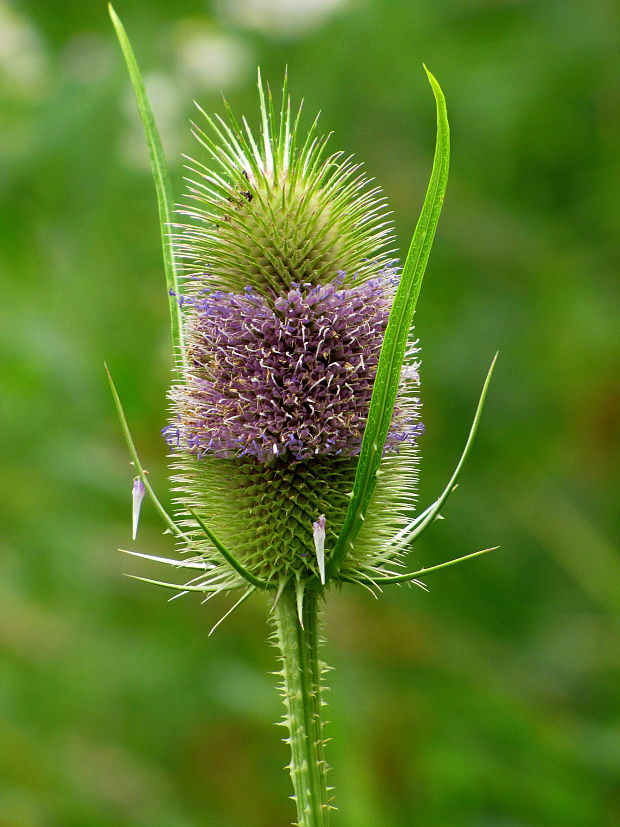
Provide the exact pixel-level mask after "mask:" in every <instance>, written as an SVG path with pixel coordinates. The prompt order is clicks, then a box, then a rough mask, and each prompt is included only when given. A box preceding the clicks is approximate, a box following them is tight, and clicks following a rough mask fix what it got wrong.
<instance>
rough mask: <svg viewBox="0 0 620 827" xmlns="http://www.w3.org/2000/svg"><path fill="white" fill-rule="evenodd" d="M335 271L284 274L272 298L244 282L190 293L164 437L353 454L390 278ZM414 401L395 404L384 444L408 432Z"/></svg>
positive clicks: (224, 448) (298, 456)
mask: <svg viewBox="0 0 620 827" xmlns="http://www.w3.org/2000/svg"><path fill="white" fill-rule="evenodd" d="M341 280H342V279H341V278H338V279H337V280H336V281H334V282H332V283H329V284H323V285H318V286H312V285H310V284H295V283H293V284H291V287H290V290H289V291H288V293H286V294H285V295H281V296H278V297H276V298H275V299H273V298H272V299H271V300H270V299H268V298H266V297H264V296H262V295H259V294H258V293H256V292H254V291H253V290H252V289H250V288H246V290H245V292H244V293H242V294H236V293H224V292H213V293H210V294H208V295H203V296H202V297H201V298H200V299H199V300H198V301H195V302H193V304H192V309H191V311H190V312H191V317H190V319H191V321H190V325H189V342H190V344H189V361H190V369H189V375H187V376H186V383H185V384H184V385H179V386H176V387H175V388H173V390H172V392H171V396H172V399H173V401H174V402H175V413H176V414H177V415H178V416H177V419H176V420H175V422H174V425H171V426H169V428H168V429H167V434H166V437H167V441H168V444H170V445H171V446H172V447H180V448H182V449H185V450H189V451H190V452H192V453H195V454H197V455H198V456H199V457H201V456H203V455H204V454H206V453H209V454H213V455H216V456H220V457H249V456H251V457H255V458H256V459H257V460H259V461H260V462H268V461H271V460H274V459H275V458H278V457H280V458H282V459H288V460H290V461H301V460H307V459H309V458H310V457H312V456H315V455H318V454H331V455H341V456H355V455H357V454H359V451H360V447H361V442H362V436H363V432H364V427H365V425H366V418H367V416H368V407H369V404H370V397H371V394H372V386H373V382H374V378H375V373H376V368H377V362H378V359H379V351H380V349H381V343H382V341H383V335H384V333H385V328H386V325H387V320H388V315H389V310H390V304H391V300H392V296H393V285H391V284H390V281H389V277H388V276H380V277H377V278H375V279H373V280H371V281H367V282H366V283H364V284H361V285H359V286H356V287H352V288H346V289H345V288H342V287H341V286H340V284H341ZM416 408H417V406H413V407H411V406H409V410H408V411H407V414H406V415H405V412H404V411H401V412H399V410H397V411H396V412H395V416H394V421H393V424H392V430H391V432H390V434H389V435H388V439H387V442H386V448H387V450H394V449H397V447H398V445H400V444H401V443H402V442H404V441H412V440H414V439H415V437H416V435H417V434H418V433H419V423H416V422H415V419H416Z"/></svg>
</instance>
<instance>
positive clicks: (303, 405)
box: [165, 90, 420, 583]
mask: <svg viewBox="0 0 620 827" xmlns="http://www.w3.org/2000/svg"><path fill="white" fill-rule="evenodd" d="M261 102H262V110H261V114H262V136H261V141H260V142H259V141H257V140H256V139H255V138H254V137H253V135H252V133H251V131H250V130H249V128H248V127H247V125H246V124H245V122H244V125H243V128H241V127H239V125H238V124H237V123H236V122H235V120H234V118H232V116H230V121H229V122H224V121H220V122H218V123H216V122H214V121H209V125H210V127H211V130H212V134H211V136H208V135H207V134H206V133H203V132H201V131H200V130H197V134H198V136H199V138H200V140H201V142H202V143H203V145H204V146H205V147H206V148H207V150H208V151H209V153H210V156H211V165H210V167H207V166H202V165H201V164H197V163H195V164H194V165H193V169H194V175H195V178H194V180H193V181H192V182H191V183H190V186H189V191H188V195H189V199H188V200H189V202H190V205H189V206H187V207H186V208H184V209H183V211H182V212H183V213H184V214H185V215H186V217H187V218H188V219H189V221H188V223H187V224H186V225H184V226H182V227H180V228H179V232H178V234H177V240H176V243H177V250H178V252H179V253H180V255H181V256H182V257H183V259H184V261H185V266H186V273H187V281H186V292H185V295H184V296H183V297H182V299H180V301H181V302H182V305H183V306H184V307H185V327H186V338H187V341H188V351H187V356H188V364H189V367H188V369H187V370H186V371H185V373H184V375H183V377H182V381H181V382H180V383H178V384H177V385H175V386H174V387H173V388H172V391H171V394H170V396H171V400H172V408H173V418H172V420H171V423H170V425H169V426H167V428H166V429H165V436H166V440H167V442H168V444H169V445H170V446H171V448H172V449H173V454H172V456H173V466H174V471H175V481H176V492H177V495H178V505H179V510H180V512H181V518H182V519H184V524H185V526H186V529H187V531H189V532H190V533H192V534H193V536H194V537H195V542H196V545H197V547H198V550H199V551H200V552H201V553H202V554H203V555H204V556H205V557H206V558H208V559H209V560H210V561H212V562H214V563H215V564H216V569H214V570H213V574H212V577H213V578H215V579H217V578H218V577H220V578H223V579H224V580H225V581H226V582H227V583H229V582H231V581H230V572H227V571H225V570H224V569H221V567H220V562H221V561H220V560H219V558H218V557H217V555H215V554H214V553H213V550H212V549H211V547H210V546H209V544H208V542H207V541H206V540H205V539H204V538H201V537H200V535H199V534H198V532H197V531H196V526H195V525H194V523H193V520H192V518H190V516H189V512H188V511H187V509H188V508H189V509H192V510H194V511H196V512H197V513H199V514H200V515H201V517H202V519H203V520H204V521H205V522H206V523H208V524H209V526H210V527H211V528H212V530H213V531H214V532H215V534H216V535H218V536H219V537H220V539H221V540H222V541H223V542H224V543H225V545H227V546H228V547H229V548H231V549H232V550H233V551H234V553H235V555H236V556H237V557H238V559H239V560H240V561H241V562H242V563H243V564H244V565H245V566H246V568H248V569H249V570H250V571H251V572H252V573H253V574H255V575H256V576H258V577H261V578H262V579H265V580H268V581H269V582H274V583H277V582H282V581H283V580H285V579H288V578H290V577H295V578H297V579H302V578H304V577H307V576H309V575H317V576H318V575H319V574H321V572H320V571H319V563H318V562H317V556H316V547H315V544H314V539H313V524H314V523H315V521H316V520H317V519H318V518H319V516H322V515H324V516H325V526H326V536H325V550H324V554H325V558H327V559H328V558H329V551H330V546H332V545H333V543H334V542H335V540H336V538H337V536H338V532H339V530H340V528H341V526H342V523H343V521H344V516H345V513H346V509H347V505H348V502H349V495H350V492H351V488H352V485H353V479H354V476H355V468H356V463H357V456H358V454H359V451H360V446H361V442H362V437H363V432H364V427H365V424H366V419H367V415H368V408H369V404H370V398H371V394H372V387H373V382H374V378H375V373H376V368H377V363H378V359H379V353H380V349H381V344H382V341H383V336H384V333H385V329H386V325H387V319H388V315H389V309H390V305H391V301H392V299H393V295H394V290H395V286H396V283H397V280H398V276H397V271H396V270H395V268H394V266H393V262H392V260H391V258H390V253H389V251H387V250H386V246H387V244H388V243H389V242H390V241H391V237H390V231H389V226H388V223H387V219H386V212H385V206H384V202H383V199H382V198H381V197H380V194H379V193H378V191H377V190H376V189H375V190H373V189H370V188H369V187H368V182H367V181H366V179H365V178H363V177H362V176H360V173H359V169H358V167H357V166H356V165H354V164H353V163H352V162H351V161H350V160H346V159H345V160H343V159H342V158H341V156H340V155H332V156H328V157H326V156H325V140H323V139H317V138H316V137H315V135H314V129H315V127H314V126H313V127H312V128H311V130H310V132H309V134H308V135H307V136H306V137H305V139H304V141H303V143H301V142H300V140H299V129H298V125H297V123H298V121H296V122H295V124H294V125H293V126H291V123H290V116H289V111H290V106H289V104H288V100H287V98H286V96H285V97H284V105H283V107H282V111H281V114H280V118H279V120H278V119H277V118H276V117H275V116H274V115H273V111H272V108H271V103H270V102H269V103H268V104H266V103H265V100H264V97H263V96H262V90H261ZM415 353H416V348H415V347H412V348H411V351H410V354H409V356H410V373H409V376H408V378H407V379H406V380H405V381H406V382H407V383H408V384H409V386H410V389H412V392H409V393H403V394H401V395H400V397H399V399H398V401H397V405H396V408H395V412H394V418H393V422H392V428H391V430H390V433H389V434H388V439H387V442H386V452H387V455H386V457H385V460H384V468H383V473H382V474H381V477H380V478H379V480H378V483H377V487H376V491H375V494H374V499H373V503H372V506H371V508H370V511H369V513H368V515H367V520H366V522H365V524H364V528H363V530H362V532H361V533H360V535H359V536H358V537H357V539H356V543H355V548H354V549H351V552H350V554H349V555H348V557H347V561H346V563H345V566H344V568H343V569H342V570H341V573H342V574H343V575H345V576H349V577H353V578H354V579H359V578H364V577H368V576H372V575H373V574H376V573H377V572H380V571H383V570H384V567H385V566H386V565H388V564H389V563H390V562H393V560H394V556H395V555H394V553H392V552H391V550H390V547H389V538H390V536H392V535H393V533H395V531H397V530H398V529H399V528H400V527H401V526H402V524H403V523H404V520H405V519H406V518H405V508H404V503H403V501H404V498H405V497H406V501H407V507H408V508H410V507H411V505H412V501H413V484H414V482H415V461H416V439H415V438H416V435H417V433H418V432H419V429H420V425H419V423H418V422H417V421H416V420H417V417H418V408H419V400H418V398H417V396H416V395H415V384H416V383H417V363H416V362H415ZM412 375H414V376H415V377H416V379H415V381H412V379H411V376H412ZM322 566H323V549H322V548H321V561H320V568H321V569H322Z"/></svg>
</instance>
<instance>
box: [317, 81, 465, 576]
mask: <svg viewBox="0 0 620 827" xmlns="http://www.w3.org/2000/svg"><path fill="white" fill-rule="evenodd" d="M424 68H425V71H426V74H427V76H428V80H429V82H430V85H431V88H432V90H433V94H434V96H435V104H436V110H437V140H436V144H435V155H434V159H433V167H432V171H431V176H430V180H429V184H428V188H427V191H426V196H425V199H424V203H423V205H422V210H421V212H420V217H419V219H418V223H417V225H416V228H415V232H414V234H413V238H412V241H411V245H410V247H409V252H408V253H407V258H406V260H405V264H404V266H403V271H402V275H401V279H400V284H399V287H398V290H397V291H396V296H395V298H394V304H393V306H392V310H391V313H390V318H389V321H388V325H387V329H386V332H385V337H384V340H383V345H382V348H381V355H380V358H379V364H378V366H377V375H376V378H375V383H374V387H373V393H372V398H371V402H370V408H369V411H368V421H367V423H366V429H365V431H364V439H363V442H362V448H361V452H360V458H359V461H358V464H357V469H356V474H355V481H354V484H353V491H352V495H351V500H350V502H349V507H348V510H347V514H346V517H345V521H344V524H343V527H342V530H341V532H340V536H339V538H338V540H337V542H336V545H335V546H334V548H333V550H332V553H331V555H330V559H329V562H328V564H327V566H326V576H327V577H328V578H329V577H330V576H333V574H334V572H335V571H337V569H338V568H339V566H340V565H341V564H342V562H343V560H344V558H345V556H346V554H347V551H348V549H349V548H350V547H351V546H352V544H353V542H354V540H355V537H356V536H357V534H358V532H359V530H360V529H361V527H362V524H363V521H364V515H365V513H366V511H367V509H368V506H369V504H370V501H371V499H372V495H373V492H374V488H375V484H376V477H377V471H378V469H379V465H380V463H381V458H382V456H383V448H384V445H385V440H386V437H387V434H388V431H389V428H390V424H391V421H392V413H393V410H394V403H395V401H396V394H397V392H398V385H399V382H400V370H401V366H402V363H403V358H404V355H405V348H406V345H407V340H408V337H409V330H410V328H411V322H412V319H413V314H414V312H415V307H416V304H417V300H418V296H419V295H420V288H421V286H422V279H423V278H424V272H425V270H426V265H427V262H428V258H429V255H430V251H431V247H432V244H433V239H434V236H435V230H436V228H437V224H438V221H439V216H440V214H441V208H442V206H443V201H444V196H445V191H446V186H447V182H448V170H449V165H450V127H449V124H448V115H447V109H446V101H445V98H444V95H443V92H442V90H441V87H440V86H439V83H438V82H437V80H436V79H435V78H434V77H433V75H432V74H431V73H430V72H429V71H428V69H427V68H426V67H424Z"/></svg>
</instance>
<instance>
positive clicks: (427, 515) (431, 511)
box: [395, 353, 497, 548]
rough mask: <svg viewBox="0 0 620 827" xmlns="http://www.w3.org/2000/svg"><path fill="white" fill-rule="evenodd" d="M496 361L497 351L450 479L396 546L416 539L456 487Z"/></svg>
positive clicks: (473, 437) (402, 535) (474, 434)
mask: <svg viewBox="0 0 620 827" xmlns="http://www.w3.org/2000/svg"><path fill="white" fill-rule="evenodd" d="M496 361H497V353H496V354H495V356H494V357H493V361H492V362H491V366H490V368H489V370H488V373H487V376H486V379H485V380H484V385H483V386H482V391H481V392H480V399H479V400H478V406H477V408H476V413H475V414H474V419H473V422H472V423H471V428H470V429H469V434H468V436H467V442H466V443H465V447H464V448H463V453H462V454H461V457H460V459H459V461H458V463H457V465H456V468H455V469H454V472H453V473H452V476H451V477H450V480H449V482H448V484H447V485H446V487H445V488H444V490H443V492H442V494H441V496H440V497H439V498H438V499H436V500H435V502H434V503H433V504H432V505H431V506H429V507H428V508H427V509H426V510H425V511H423V512H422V514H420V516H419V517H417V518H416V519H415V520H413V522H412V523H411V526H410V527H409V530H407V531H405V532H404V533H401V534H400V535H399V537H398V542H397V543H395V545H396V547H397V548H403V547H404V546H406V545H409V543H413V541H414V540H417V539H418V537H420V535H421V534H423V532H424V531H426V529H427V528H428V527H429V525H431V523H432V522H434V520H436V519H437V517H438V516H439V512H440V511H441V509H442V508H443V507H444V505H445V504H446V500H447V499H448V497H449V496H450V494H451V493H452V492H453V491H454V489H455V488H456V484H457V482H458V479H459V477H460V475H461V471H462V470H463V465H464V464H465V460H466V459H467V457H468V456H469V452H470V451H471V446H472V445H473V443H474V439H475V436H476V431H477V430H478V425H479V424H480V417H481V416H482V409H483V408H484V402H485V399H486V396H487V391H488V390H489V384H490V383H491V377H492V376H493V369H494V368H495V362H496Z"/></svg>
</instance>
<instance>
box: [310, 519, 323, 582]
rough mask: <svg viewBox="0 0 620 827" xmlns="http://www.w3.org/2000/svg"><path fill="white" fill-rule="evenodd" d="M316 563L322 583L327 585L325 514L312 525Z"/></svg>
mask: <svg viewBox="0 0 620 827" xmlns="http://www.w3.org/2000/svg"><path fill="white" fill-rule="evenodd" d="M312 528H313V538H314V548H315V551H316V561H317V564H318V566H319V576H320V578H321V583H322V584H323V585H325V514H321V516H320V517H319V519H318V520H317V521H316V523H313V524H312Z"/></svg>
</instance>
